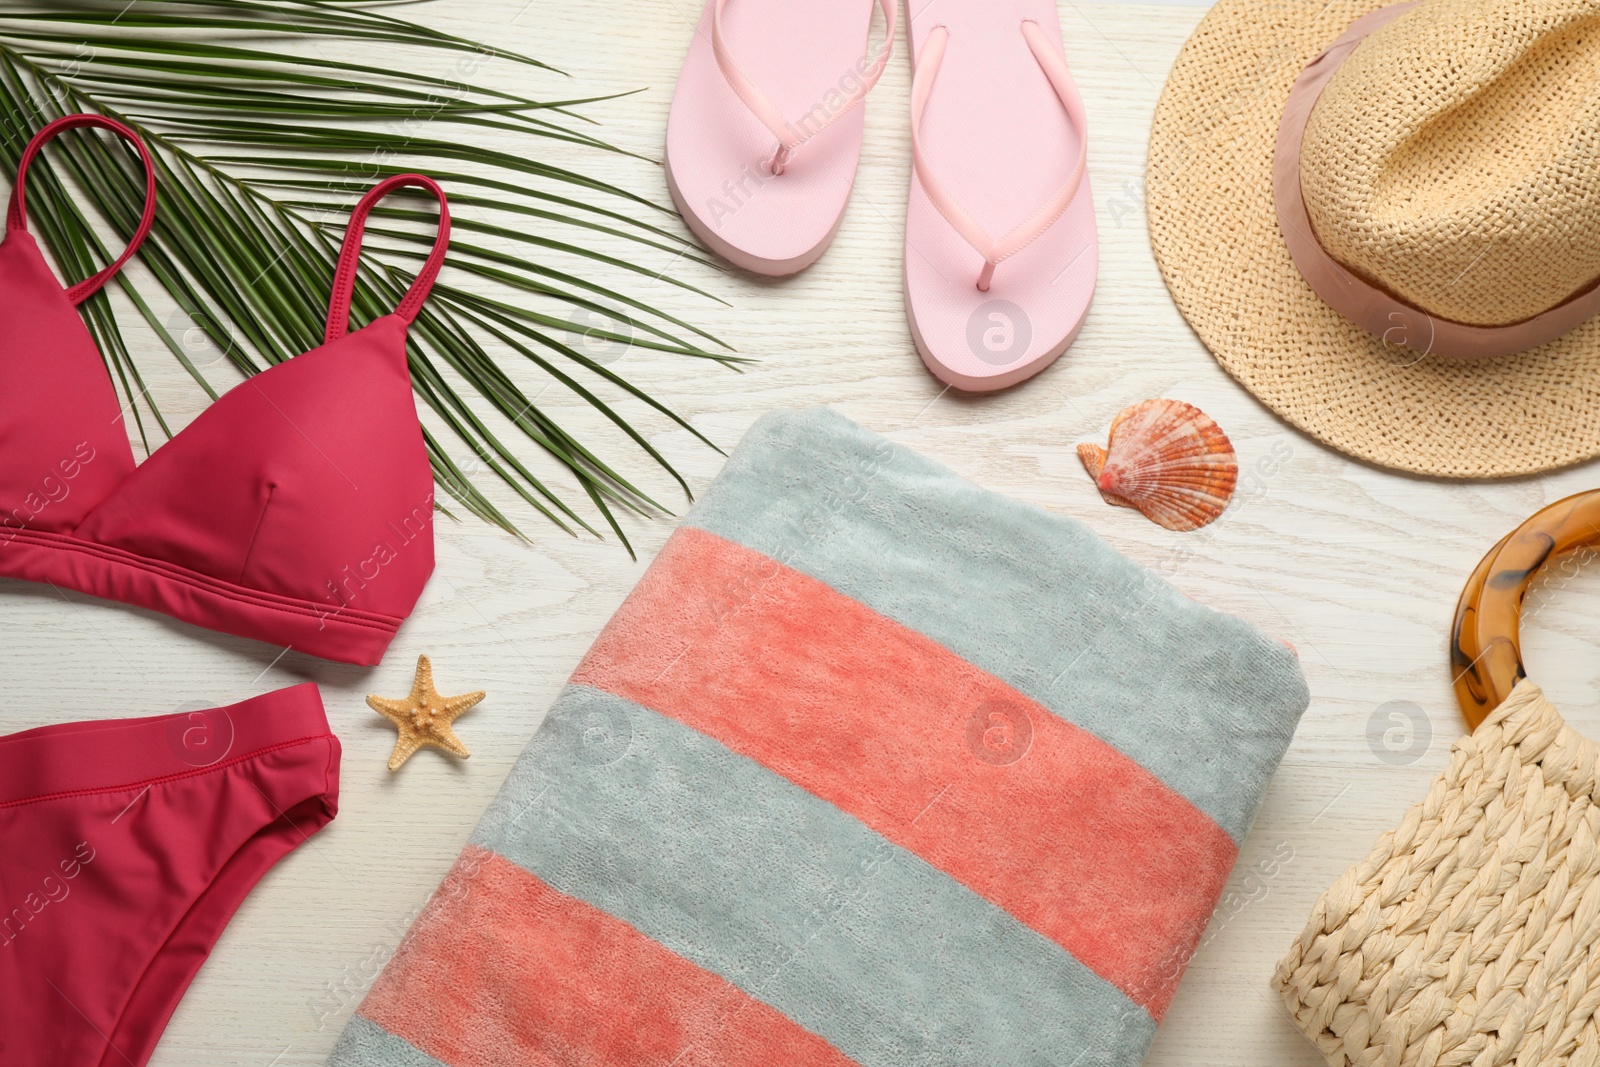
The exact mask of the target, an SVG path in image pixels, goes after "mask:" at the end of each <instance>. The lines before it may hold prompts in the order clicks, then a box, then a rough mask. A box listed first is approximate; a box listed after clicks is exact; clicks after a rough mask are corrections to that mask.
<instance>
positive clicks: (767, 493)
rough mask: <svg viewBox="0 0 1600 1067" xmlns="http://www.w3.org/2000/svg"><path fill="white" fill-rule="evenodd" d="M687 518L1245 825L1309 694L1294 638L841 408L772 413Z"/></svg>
mask: <svg viewBox="0 0 1600 1067" xmlns="http://www.w3.org/2000/svg"><path fill="white" fill-rule="evenodd" d="M685 521H686V522H687V523H688V524H689V525H693V526H698V527H700V528H701V529H703V530H707V531H710V532H711V533H714V534H717V535H719V536H721V537H725V538H727V539H729V540H731V541H736V542H738V543H739V544H741V545H744V546H745V547H747V548H752V549H755V550H756V551H758V552H762V553H764V554H766V555H768V556H771V557H772V558H773V559H776V560H778V561H779V562H781V563H783V564H785V565H787V566H789V567H792V568H794V569H796V570H798V571H801V572H803V573H805V574H808V575H810V576H811V577H813V578H816V579H818V580H819V581H822V582H825V583H827V584H828V585H830V586H832V587H833V588H834V589H836V590H838V591H839V592H841V593H843V594H844V595H846V596H849V597H852V598H854V599H855V600H857V601H860V602H861V603H863V604H865V605H866V606H868V607H870V608H872V609H873V610H874V611H877V612H878V613H879V614H881V615H886V616H888V617H889V618H891V619H894V620H895V621H897V622H899V623H901V624H902V625H904V626H907V627H909V628H911V629H913V630H917V631H919V632H921V633H923V634H924V635H926V636H928V637H931V638H932V639H934V640H935V641H938V642H940V643H941V644H943V645H944V646H945V647H946V648H948V649H950V650H951V651H952V652H954V653H956V654H957V655H959V656H961V657H962V658H963V659H966V660H968V661H969V662H971V663H972V664H974V665H976V666H978V667H981V668H982V669H984V670H986V671H988V672H989V673H991V674H993V675H995V676H996V677H998V678H1001V679H1002V680H1004V681H1005V682H1007V683H1009V684H1010V685H1012V686H1014V687H1015V688H1016V689H1018V690H1020V691H1021V692H1023V693H1026V694H1027V695H1028V696H1030V697H1032V698H1033V699H1034V700H1037V701H1038V702H1039V703H1041V704H1043V705H1045V706H1046V707H1048V708H1050V709H1051V710H1052V711H1054V712H1055V713H1056V714H1058V715H1060V716H1062V717H1063V718H1065V719H1067V720H1068V721H1070V722H1072V723H1074V724H1076V725H1077V726H1080V727H1082V728H1083V729H1085V730H1088V731H1089V732H1091V733H1093V734H1095V735H1096V736H1098V737H1099V738H1101V739H1102V740H1103V741H1105V742H1107V743H1108V744H1110V745H1112V746H1114V747H1116V748H1117V749H1119V750H1120V751H1122V752H1123V753H1125V754H1126V755H1128V756H1130V757H1131V758H1133V759H1136V760H1138V761H1139V762H1140V763H1141V764H1143V765H1144V767H1145V768H1146V769H1148V770H1149V771H1151V772H1153V773H1154V774H1156V775H1157V776H1159V777H1160V778H1161V779H1162V781H1164V782H1166V783H1167V785H1168V786H1170V787H1171V788H1172V789H1173V790H1174V791H1176V792H1178V793H1180V794H1181V795H1183V796H1184V797H1186V798H1188V800H1189V801H1190V802H1191V803H1193V804H1194V805H1195V806H1196V807H1197V808H1199V809H1200V810H1201V811H1203V812H1205V813H1206V814H1207V815H1209V816H1210V817H1211V818H1212V819H1214V820H1215V821H1216V822H1217V824H1218V825H1219V826H1221V827H1222V828H1223V829H1224V830H1225V831H1227V833H1228V834H1229V835H1231V836H1232V837H1233V839H1234V840H1235V841H1236V842H1240V841H1243V840H1244V836H1245V834H1246V833H1247V832H1248V830H1249V828H1250V821H1251V818H1252V817H1253V815H1254V813H1255V809H1256V805H1257V804H1258V803H1259V802H1260V798H1261V793H1262V791H1263V790H1264V789H1265V787H1266V783H1267V780H1268V779H1269V778H1270V777H1271V775H1272V772H1273V770H1274V769H1275V768H1276V767H1277V765H1278V761H1279V760H1280V759H1281V758H1282V756H1283V753H1284V750H1285V749H1286V748H1287V747H1288V745H1289V739H1290V737H1291V736H1293V733H1294V728H1295V724H1296V723H1297V722H1298V721H1299V719H1300V715H1301V713H1302V712H1303V711H1304V710H1305V708H1306V704H1307V702H1308V700H1309V695H1308V693H1307V690H1306V685H1305V679H1304V678H1303V677H1302V676H1301V673H1300V668H1299V664H1298V662H1297V661H1296V659H1295V657H1294V654H1293V653H1292V652H1291V651H1290V650H1289V649H1288V648H1287V647H1285V646H1284V645H1283V644H1282V643H1280V642H1278V641H1275V640H1273V639H1271V638H1269V637H1267V636H1265V635H1264V634H1262V633H1261V632H1260V631H1258V630H1256V629H1255V628H1254V627H1253V626H1251V625H1250V624H1249V623H1246V622H1244V621H1243V620H1241V619H1237V618H1234V617H1233V616H1230V615H1224V614H1222V613H1219V612H1216V611H1212V610H1210V609H1208V608H1205V607H1202V606H1201V605H1199V604H1196V603H1194V602H1193V601H1191V600H1188V599H1187V598H1185V597H1184V596H1183V595H1182V594H1180V593H1178V592H1177V591H1176V590H1174V589H1173V588H1172V587H1171V586H1169V585H1167V583H1166V582H1164V581H1162V580H1161V579H1160V578H1159V577H1158V576H1157V575H1156V574H1155V573H1154V572H1152V571H1150V570H1147V569H1146V568H1144V567H1141V566H1139V565H1138V564H1136V563H1134V562H1133V561H1132V560H1130V559H1127V558H1126V557H1124V556H1122V555H1120V554H1118V553H1117V552H1116V551H1114V550H1113V549H1112V548H1111V547H1110V546H1109V545H1107V544H1106V543H1105V542H1104V541H1102V540H1100V538H1099V537H1097V536H1096V535H1095V534H1094V533H1093V532H1092V531H1090V530H1089V529H1088V528H1087V527H1085V526H1083V525H1081V524H1079V523H1077V522H1074V521H1072V520H1071V519H1068V518H1065V517H1063V516H1060V515H1053V514H1051V513H1049V512H1046V511H1043V510H1041V509H1039V508H1036V507H1033V506H1032V505H1029V504H1023V503H1021V502H1019V501H1015V500H1011V499H1009V498H1007V497H1003V496H1000V495H998V494H996V493H991V492H988V491H987V490H983V489H980V488H978V487H977V486H975V485H973V484H972V483H971V482H968V481H966V480H965V479H963V478H961V477H959V476H958V475H956V474H954V473H952V472H951V471H949V470H947V469H945V468H944V467H941V466H940V465H938V464H937V463H934V462H932V461H931V460H928V459H925V458H923V457H922V456H919V455H917V454H916V453H915V452H912V451H911V450H910V449H907V448H904V447H902V446H900V445H896V444H893V443H892V442H890V441H888V440H886V439H885V438H882V437H880V436H878V435H877V434H874V433H872V432H870V431H868V430H864V429H862V428H861V427H860V426H857V425H856V424H855V423H853V422H851V421H850V420H848V419H846V418H844V417H843V416H842V415H839V414H837V413H836V412H833V411H830V410H828V409H825V408H812V409H809V410H806V411H799V412H796V411H781V412H774V413H770V414H767V415H764V416H762V418H761V419H760V420H758V421H757V422H756V424H755V425H754V426H753V427H752V428H751V430H750V432H749V433H748V434H746V435H745V438H744V440H743V441H742V442H741V443H740V444H739V447H738V448H737V449H735V450H734V452H733V455H732V456H731V457H730V458H729V460H728V463H727V465H726V466H725V467H724V469H723V471H722V473H721V474H720V475H719V476H718V477H717V480H716V482H715V483H714V484H713V485H712V486H711V488H710V489H709V490H708V491H707V492H706V493H705V495H704V496H703V497H702V499H701V501H700V502H699V503H698V504H696V505H695V507H694V508H693V509H692V510H691V511H690V513H689V516H688V518H687V519H686V520H685ZM1174 536H1175V537H1180V536H1182V535H1174ZM1179 544H1180V543H1179V542H1177V541H1175V542H1174V546H1175V549H1176V548H1177V547H1179Z"/></svg>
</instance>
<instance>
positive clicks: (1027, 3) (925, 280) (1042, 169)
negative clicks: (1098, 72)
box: [905, 0, 1099, 392]
mask: <svg viewBox="0 0 1600 1067" xmlns="http://www.w3.org/2000/svg"><path fill="white" fill-rule="evenodd" d="M1025 21H1032V22H1035V23H1037V24H1038V25H1039V26H1040V28H1041V29H1043V30H1044V31H1045V33H1046V35H1053V37H1052V40H1057V41H1058V40H1059V39H1060V32H1061V31H1060V22H1059V20H1058V18H1057V15H1056V9H1055V4H1054V3H1053V0H986V2H985V3H982V4H973V3H963V2H960V0H932V2H931V3H929V4H928V6H927V7H926V8H924V9H923V10H922V11H921V12H919V13H918V14H917V15H916V16H915V18H914V19H913V22H912V45H913V49H914V52H915V55H916V56H917V58H918V59H920V58H921V55H922V49H923V47H924V45H925V44H926V43H927V40H928V35H929V34H930V33H931V32H932V30H933V29H934V28H935V27H939V26H942V27H944V28H945V29H946V31H947V32H948V34H949V38H948V45H947V48H946V52H945V55H944V59H943V62H942V65H941V66H940V68H939V70H938V74H937V78H936V80H935V81H934V84H933V87H932V90H931V94H930V96H929V100H928V104H927V107H926V110H925V111H924V114H923V122H922V126H921V128H920V137H921V141H922V144H923V150H924V153H925V157H926V158H927V159H928V160H929V161H930V163H931V164H932V166H933V167H934V168H935V172H936V173H937V174H938V176H939V178H940V181H941V182H942V183H943V184H944V185H945V186H946V187H947V188H948V189H949V190H950V192H951V194H952V195H953V196H954V198H955V199H956V200H957V201H958V202H959V203H960V204H961V205H962V206H963V207H964V208H965V209H966V210H967V211H968V212H969V213H970V214H971V215H972V216H973V218H974V219H975V220H976V221H977V222H978V223H979V224H981V225H982V226H983V228H984V229H985V230H987V231H988V232H989V233H990V234H994V235H998V234H1004V233H1007V232H1009V231H1010V230H1011V229H1012V228H1013V227H1016V226H1017V225H1019V224H1020V223H1022V222H1023V221H1024V220H1025V219H1027V218H1028V217H1029V216H1030V215H1031V214H1032V213H1034V212H1036V211H1038V210H1039V208H1040V207H1041V205H1043V204H1045V203H1046V202H1048V201H1049V200H1050V199H1051V197H1052V196H1054V195H1056V194H1057V191H1058V190H1059V189H1060V188H1061V186H1062V184H1063V183H1064V181H1065V180H1066V178H1067V176H1068V175H1069V174H1070V173H1071V172H1072V169H1073V167H1074V164H1075V161H1076V160H1077V158H1078V156H1079V155H1080V153H1081V151H1082V146H1083V137H1084V131H1083V130H1080V129H1078V128H1076V127H1075V126H1074V125H1073V123H1072V122H1071V120H1070V119H1069V118H1068V117H1067V114H1066V111H1065V109H1064V108H1063V106H1062V104H1061V101H1060V99H1059V98H1058V96H1057V94H1056V92H1055V90H1054V89H1053V88H1052V86H1051V83H1050V80H1049V78H1048V77H1047V76H1046V75H1045V73H1044V71H1043V70H1042V69H1041V67H1040V65H1039V61H1038V60H1037V59H1036V58H1035V56H1034V55H1033V53H1032V52H1031V51H1030V50H1029V47H1028V44H1027V41H1026V39H1025V38H1024V36H1023V34H1022V29H1021V27H1022V23H1023V22H1025ZM983 267H984V260H983V256H982V255H980V254H979V252H978V251H977V250H976V249H975V248H973V246H972V245H971V244H969V243H968V242H967V241H966V240H965V239H964V238H963V237H962V236H961V235H960V234H959V233H957V232H956V230H955V229H954V227H952V225H951V224H950V222H949V221H948V220H946V218H945V217H944V216H943V215H942V214H941V213H940V212H939V210H938V208H936V207H935V206H934V204H933V202H932V201H931V200H930V199H929V197H928V195H927V193H926V192H925V191H924V189H923V186H922V183H921V181H920V179H919V178H918V177H917V176H916V174H915V172H913V174H912V179H911V191H910V197H909V199H908V202H907V208H906V249H905V295H906V309H907V317H908V318H909V319H910V321H911V324H912V336H913V339H914V340H915V341H916V346H917V351H918V354H919V355H921V357H922V360H923V362H924V363H925V364H926V365H927V367H928V369H929V370H930V371H931V372H932V373H933V374H934V375H935V376H936V377H938V378H939V379H940V380H941V381H944V382H946V383H948V384H950V385H953V386H955V387H956V388H959V389H964V390H968V391H973V392H986V391H992V390H996V389H1004V388H1006V387H1008V386H1011V385H1015V384H1017V383H1018V382H1021V381H1024V380H1026V379H1027V378H1030V377H1032V376H1033V375H1035V374H1037V373H1039V372H1040V371H1042V370H1043V369H1044V368H1045V367H1047V366H1049V365H1050V364H1051V363H1052V362H1054V361H1055V360H1056V359H1057V358H1059V357H1060V356H1061V354H1062V353H1063V352H1065V351H1066V350H1067V348H1068V347H1070V346H1071V344H1072V342H1073V341H1074V340H1075V339H1076V338H1077V335H1078V332H1079V331H1080V330H1081V329H1082V327H1083V323H1084V319H1085V317H1086V316H1087V315H1088V311H1089V306H1090V304H1091V303H1092V301H1093V297H1094V290H1095V279H1096V275H1097V272H1098V268H1099V241H1098V236H1097V232H1096V227H1095V218H1094V200H1093V195H1092V192H1091V189H1090V182H1089V177H1088V175H1087V174H1085V175H1084V176H1083V178H1082V180H1081V182H1080V183H1079V186H1078V189H1077V192H1076V194H1075V195H1074V196H1073V198H1072V200H1071V202H1070V204H1069V205H1068V207H1067V208H1066V210H1065V211H1064V212H1063V213H1062V215H1061V216H1060V217H1059V218H1058V219H1056V220H1055V222H1054V223H1053V224H1051V225H1050V226H1049V228H1048V229H1046V230H1045V231H1044V232H1043V233H1042V234H1040V235H1039V236H1038V237H1037V238H1035V239H1034V240H1033V241H1032V242H1031V243H1029V244H1027V245H1026V246H1024V247H1023V248H1022V249H1021V250H1020V251H1018V252H1016V253H1015V254H1014V255H1012V256H1010V257H1008V258H1006V259H1004V260H1002V261H1001V262H1000V264H999V266H998V268H997V269H996V270H995V272H994V277H993V279H992V282H991V284H990V288H989V289H988V291H986V292H985V291H982V290H979V289H978V287H977V279H978V276H979V274H980V273H981V272H982V270H983Z"/></svg>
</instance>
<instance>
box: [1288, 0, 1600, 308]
mask: <svg viewBox="0 0 1600 1067" xmlns="http://www.w3.org/2000/svg"><path fill="white" fill-rule="evenodd" d="M1597 17H1600V0H1538V2H1537V3H1532V4H1530V3H1523V2H1517V3H1505V2H1496V3H1487V4H1486V3H1482V2H1480V0H1430V2H1429V3H1428V4H1427V5H1426V6H1425V7H1424V8H1421V9H1414V10H1412V11H1411V12H1410V13H1409V14H1408V15H1405V16H1402V17H1400V18H1398V19H1396V20H1395V21H1393V22H1391V23H1389V24H1388V25H1387V26H1384V27H1382V28H1380V29H1379V30H1377V31H1376V32H1374V33H1373V34H1371V35H1370V36H1369V37H1368V38H1367V39H1366V40H1365V41H1363V42H1362V43H1361V46H1360V47H1359V48H1357V49H1356V50H1355V51H1354V52H1353V53H1351V55H1350V57H1349V58H1348V59H1347V60H1345V62H1344V63H1343V64H1342V65H1341V66H1340V67H1339V69H1338V71H1337V72H1336V73H1335V74H1334V75H1333V78H1332V80H1331V81H1329V83H1328V86H1327V88H1326V89H1324V90H1323V92H1322V96H1321V97H1320V98H1319V99H1318V101H1317V106H1316V109H1315V110H1314V111H1312V113H1311V119H1310V121H1309V122H1308V123H1307V125H1306V136H1305V142H1304V144H1303V145H1302V146H1301V149H1300V153H1301V165H1300V175H1301V178H1300V187H1301V191H1302V192H1303V194H1304V195H1305V199H1306V211H1307V213H1308V214H1309V215H1310V217H1311V223H1312V226H1313V227H1314V229H1315V230H1316V234H1317V238H1318V240H1319V241H1320V242H1321V244H1322V247H1323V248H1325V249H1326V250H1327V251H1328V253H1329V254H1330V255H1332V256H1333V258H1334V259H1336V260H1338V261H1339V262H1341V263H1343V264H1344V265H1345V266H1346V267H1349V268H1350V269H1351V270H1353V271H1354V272H1355V273H1356V274H1358V275H1360V276H1362V277H1365V278H1366V279H1368V280H1369V281H1371V282H1374V283H1376V284H1377V285H1378V286H1379V287H1381V288H1383V289H1386V290H1388V291H1389V292H1391V293H1394V294H1396V295H1398V296H1400V297H1401V298H1403V299H1404V300H1405V301H1406V302H1407V303H1409V304H1413V305H1415V306H1417V307H1420V308H1421V309H1422V310H1424V311H1426V312H1429V313H1430V314H1433V315H1437V316H1439V317H1441V318H1446V319H1451V320H1454V321H1456V322H1465V323H1471V324H1473V325H1479V326H1501V325H1508V324H1510V323H1514V322H1520V321H1521V320H1523V319H1527V318H1531V317H1532V316H1534V315H1537V314H1539V313H1540V312H1543V311H1547V310H1549V309H1550V308H1552V307H1554V306H1555V305H1557V304H1559V303H1561V302H1562V301H1564V300H1566V299H1567V298H1568V297H1570V296H1572V295H1573V294H1574V293H1576V292H1578V291H1580V290H1583V289H1586V288H1588V287H1589V286H1590V284H1592V283H1593V282H1594V280H1595V278H1597V277H1600V165H1597V164H1600V32H1597V21H1596V20H1597ZM1397 71H1402V72H1404V73H1403V75H1402V76H1400V77H1396V72H1397Z"/></svg>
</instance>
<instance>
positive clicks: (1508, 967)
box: [1272, 681, 1600, 1067]
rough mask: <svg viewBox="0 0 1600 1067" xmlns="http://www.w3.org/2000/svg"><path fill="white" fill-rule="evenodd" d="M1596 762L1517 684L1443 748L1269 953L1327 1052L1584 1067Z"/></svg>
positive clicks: (1592, 994) (1593, 1048) (1594, 933)
mask: <svg viewBox="0 0 1600 1067" xmlns="http://www.w3.org/2000/svg"><path fill="white" fill-rule="evenodd" d="M1597 772H1600V746H1596V745H1595V743H1594V742H1592V741H1589V740H1588V739H1586V738H1584V737H1582V736H1581V735H1579V734H1578V733H1576V732H1575V731H1573V730H1572V729H1571V728H1570V727H1568V726H1567V725H1566V723H1564V722H1563V721H1562V719H1561V715H1560V713H1559V712H1557V711H1556V709H1555V708H1554V707H1552V706H1551V704H1550V703H1549V701H1547V700H1545V698H1544V694H1543V693H1541V692H1540V690H1539V688H1538V686H1536V685H1534V684H1533V683H1532V682H1529V681H1523V682H1522V683H1520V684H1519V685H1518V686H1517V688H1516V689H1515V690H1514V691H1513V692H1512V694H1511V696H1510V697H1509V698H1507V700H1506V701H1505V703H1504V704H1502V705H1501V706H1500V707H1499V708H1498V709H1496V710H1495V712H1494V713H1493V714H1492V715H1491V716H1490V717H1489V718H1488V720H1487V721H1485V722H1484V724H1483V725H1482V726H1480V727H1479V728H1478V730H1477V732H1476V733H1474V734H1472V735H1470V736H1468V737H1465V738H1463V739H1462V740H1461V741H1459V742H1458V743H1457V744H1456V746H1455V748H1454V750H1453V751H1452V753H1451V757H1450V766H1449V768H1448V769H1447V770H1446V771H1445V772H1444V773H1443V774H1442V775H1440V776H1439V777H1438V778H1437V779H1435V780H1434V782H1433V785H1432V788H1430V789H1429V791H1428V796H1427V799H1425V800H1423V802H1422V803H1420V804H1418V805H1417V806H1416V807H1414V808H1412V809H1411V810H1410V811H1409V812H1407V813H1406V816H1405V818H1404V819H1403V820H1402V821H1401V823H1400V826H1399V827H1398V828H1396V829H1395V830H1393V831H1391V832H1389V833H1386V834H1384V835H1383V837H1382V838H1380V839H1379V841H1378V844H1377V847H1376V848H1374V849H1373V850H1372V854H1371V855H1369V856H1368V857H1367V858H1366V859H1365V860H1363V861H1361V862H1360V863H1358V864H1356V865H1355V866H1354V867H1351V868H1350V869H1349V870H1348V871H1346V872H1345V873H1344V874H1343V875H1341V876H1340V878H1339V880H1338V881H1336V882H1335V883H1334V884H1333V886H1332V888H1330V889H1329V890H1328V891H1327V892H1326V893H1324V894H1323V895H1322V897H1321V898H1320V899H1319V900H1318V901H1317V903H1316V906H1315V907H1314V908H1313V909H1312V912H1311V920H1310V922H1308V923H1307V924H1306V928H1305V930H1304V932H1302V933H1301V935H1300V938H1299V940H1298V941H1296V942H1295V943H1294V945H1293V946H1292V947H1291V948H1290V950H1289V954H1288V955H1287V956H1285V957H1284V959H1283V961H1282V962H1280V963H1279V964H1278V970H1277V973H1276V975H1275V976H1274V977H1273V980H1272V986H1273V988H1274V989H1275V990H1277V992H1278V994H1279V995H1280V996H1282V997H1283V999H1284V1002H1285V1003H1286V1004H1287V1005H1288V1007H1289V1011H1290V1013H1291V1014H1292V1015H1293V1017H1294V1020H1295V1022H1296V1024H1297V1025H1298V1026H1299V1028H1300V1029H1301V1031H1302V1032H1303V1033H1305V1034H1306V1036H1307V1037H1309V1038H1310V1039H1311V1040H1312V1041H1313V1042H1314V1043H1315V1044H1316V1046H1317V1048H1318V1049H1320V1050H1321V1052H1322V1054H1323V1056H1324V1057H1325V1058H1326V1059H1327V1061H1328V1063H1329V1064H1333V1065H1338V1067H1343V1065H1345V1064H1353V1065H1360V1067H1379V1065H1382V1067H1456V1065H1462V1067H1464V1065H1467V1064H1471V1065H1473V1067H1498V1065H1500V1064H1517V1065H1519V1067H1594V1065H1597V1064H1600V1029H1597V1027H1596V1024H1595V1017H1594V1016H1595V1009H1596V1007H1597V1006H1600V878H1597V877H1596V875H1597V872H1600V848H1597V838H1600V810H1597V807H1596V803H1595V801H1596V788H1597V781H1596V776H1597Z"/></svg>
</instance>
